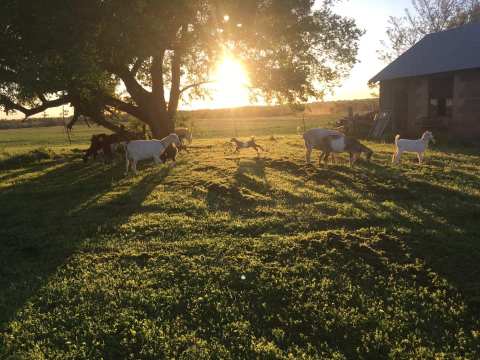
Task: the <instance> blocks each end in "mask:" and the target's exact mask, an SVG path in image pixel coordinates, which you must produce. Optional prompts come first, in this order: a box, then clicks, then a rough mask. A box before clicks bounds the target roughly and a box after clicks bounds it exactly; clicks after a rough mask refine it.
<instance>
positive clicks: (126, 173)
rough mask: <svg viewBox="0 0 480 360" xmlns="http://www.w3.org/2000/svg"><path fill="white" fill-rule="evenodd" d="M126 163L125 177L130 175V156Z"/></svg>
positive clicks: (126, 158)
mask: <svg viewBox="0 0 480 360" xmlns="http://www.w3.org/2000/svg"><path fill="white" fill-rule="evenodd" d="M125 162H126V169H125V175H128V168H129V167H130V161H128V156H126V157H125Z"/></svg>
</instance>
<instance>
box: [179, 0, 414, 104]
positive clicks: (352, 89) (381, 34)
mask: <svg viewBox="0 0 480 360" xmlns="http://www.w3.org/2000/svg"><path fill="white" fill-rule="evenodd" d="M407 7H411V0H343V1H340V2H339V4H337V5H336V11H337V13H339V14H341V15H343V16H348V17H352V18H354V19H355V21H356V22H357V25H358V26H359V27H360V28H361V29H363V30H365V31H366V32H365V35H363V37H362V39H361V42H360V51H359V54H358V60H359V63H358V64H356V65H355V67H354V68H353V69H352V71H351V74H350V76H349V77H348V78H347V79H345V80H344V81H343V82H342V86H340V87H339V88H337V89H335V91H334V93H333V94H328V95H327V96H326V98H325V100H347V99H362V98H368V97H371V92H372V91H371V90H370V89H369V87H368V85H367V84H368V80H369V79H371V78H372V77H373V76H374V75H376V74H377V73H378V72H379V71H380V70H382V69H383V68H384V67H385V65H386V64H385V63H382V62H381V61H380V60H378V58H377V52H376V51H377V50H378V49H379V48H380V46H381V45H380V41H381V40H384V39H385V37H386V35H385V32H386V28H387V21H388V18H389V17H390V16H400V15H403V14H404V10H405V8H407ZM219 77H221V78H222V81H221V82H220V83H219V84H217V85H212V86H211V89H212V93H213V99H212V100H210V101H195V102H193V103H192V104H188V105H184V106H183V108H185V109H192V108H193V109H198V108H222V107H233V106H245V105H249V101H248V91H247V90H246V89H245V88H242V86H241V84H242V83H245V82H248V75H247V74H244V73H243V72H242V68H241V65H240V64H238V63H235V62H234V61H232V60H229V62H228V64H223V65H222V66H221V68H220V71H219Z"/></svg>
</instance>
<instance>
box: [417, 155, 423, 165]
mask: <svg viewBox="0 0 480 360" xmlns="http://www.w3.org/2000/svg"><path fill="white" fill-rule="evenodd" d="M417 157H418V165H422V164H423V153H417Z"/></svg>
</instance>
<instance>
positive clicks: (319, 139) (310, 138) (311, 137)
mask: <svg viewBox="0 0 480 360" xmlns="http://www.w3.org/2000/svg"><path fill="white" fill-rule="evenodd" d="M327 136H340V137H343V136H345V135H344V134H343V133H341V132H340V131H337V130H331V129H322V128H317V129H310V130H307V131H306V132H305V133H304V134H303V139H304V140H305V149H306V150H307V153H306V160H307V163H309V164H310V162H311V161H310V157H311V155H312V150H313V149H317V150H321V151H324V140H325V138H326V137H327ZM322 155H323V153H322Z"/></svg>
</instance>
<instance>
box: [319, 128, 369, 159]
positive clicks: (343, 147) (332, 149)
mask: <svg viewBox="0 0 480 360" xmlns="http://www.w3.org/2000/svg"><path fill="white" fill-rule="evenodd" d="M322 143H323V144H322V145H320V148H321V150H323V154H322V155H320V159H319V162H320V164H321V163H322V157H323V160H324V161H325V163H326V162H327V160H328V157H329V156H330V154H331V153H341V152H348V153H349V155H350V166H351V167H353V166H354V165H355V162H356V161H357V160H358V158H360V155H361V154H362V153H365V154H366V158H367V161H370V159H371V157H372V155H373V151H372V150H370V149H369V148H368V147H366V146H365V145H363V144H362V143H360V141H358V140H357V139H355V138H352V137H349V136H345V135H343V134H342V135H329V136H326V137H325V138H324V139H323V142H322Z"/></svg>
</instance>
